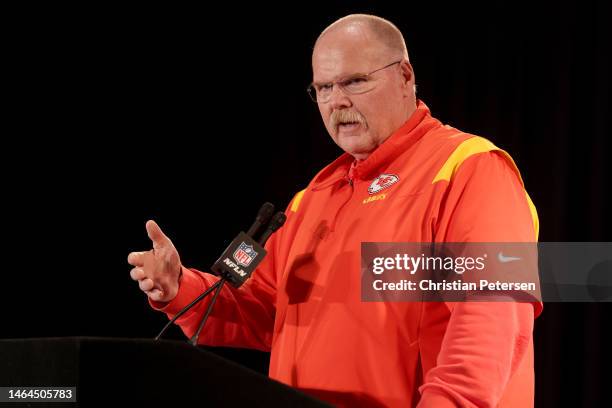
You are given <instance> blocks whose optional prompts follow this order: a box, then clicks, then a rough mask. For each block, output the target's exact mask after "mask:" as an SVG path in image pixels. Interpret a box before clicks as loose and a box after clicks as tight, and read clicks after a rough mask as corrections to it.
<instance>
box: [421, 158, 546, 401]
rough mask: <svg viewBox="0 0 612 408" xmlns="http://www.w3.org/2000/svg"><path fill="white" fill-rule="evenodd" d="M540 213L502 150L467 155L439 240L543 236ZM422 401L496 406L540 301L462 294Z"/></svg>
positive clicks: (524, 350) (527, 341)
mask: <svg viewBox="0 0 612 408" xmlns="http://www.w3.org/2000/svg"><path fill="white" fill-rule="evenodd" d="M536 228H537V215H536V214H535V213H534V209H533V208H532V206H531V205H530V202H529V198H528V197H527V195H526V192H525V191H524V189H523V186H522V183H521V181H520V178H519V175H518V173H517V171H516V169H515V168H514V167H513V165H511V164H510V163H509V162H508V160H507V158H506V157H505V156H504V155H503V154H500V153H497V152H495V151H492V152H484V153H479V154H476V155H474V156H472V157H469V158H467V159H466V160H465V161H464V162H463V163H462V164H461V167H460V168H459V169H458V171H457V172H456V174H455V175H454V177H453V179H452V180H451V181H450V184H449V187H448V193H447V197H446V200H445V202H444V204H443V206H442V208H441V210H440V217H439V219H438V220H437V231H436V233H437V234H438V235H437V236H436V241H442V242H536V241H537V232H536ZM450 307H451V315H450V319H449V323H448V326H447V329H446V332H445V335H444V338H443V340H442V344H441V348H440V352H439V354H438V358H437V361H436V364H435V366H434V367H432V368H431V369H430V370H429V371H428V372H427V373H425V378H424V383H423V385H422V386H421V387H420V388H419V391H420V392H421V400H420V403H419V405H418V406H419V407H420V408H427V407H442V408H444V407H456V406H462V407H495V406H497V405H498V404H499V402H500V400H501V399H502V397H504V392H505V391H506V388H507V386H508V383H509V382H510V380H511V379H512V376H513V375H514V373H515V372H516V371H517V367H518V366H519V365H521V363H523V359H524V358H526V357H525V356H527V355H530V354H529V348H530V347H532V340H533V335H532V332H533V320H534V314H535V315H537V314H539V313H540V311H541V309H542V307H541V304H540V303H537V304H536V303H533V304H531V303H518V302H458V303H455V304H452V305H450Z"/></svg>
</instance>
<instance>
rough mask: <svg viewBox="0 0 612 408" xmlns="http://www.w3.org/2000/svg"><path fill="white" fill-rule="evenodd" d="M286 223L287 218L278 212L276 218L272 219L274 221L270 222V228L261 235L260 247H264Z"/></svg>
mask: <svg viewBox="0 0 612 408" xmlns="http://www.w3.org/2000/svg"><path fill="white" fill-rule="evenodd" d="M285 221H287V216H286V215H285V214H284V213H282V212H280V211H279V212H277V213H276V214H275V215H274V218H272V221H270V224H268V228H267V229H266V230H265V231H264V233H263V234H261V237H260V238H259V241H258V243H259V245H261V246H264V245H265V244H266V242H267V241H268V238H270V235H272V234H274V233H275V232H276V231H277V230H278V229H279V228H280V227H282V226H283V224H284V223H285Z"/></svg>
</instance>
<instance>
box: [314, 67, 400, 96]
mask: <svg viewBox="0 0 612 408" xmlns="http://www.w3.org/2000/svg"><path fill="white" fill-rule="evenodd" d="M402 61H403V60H397V61H394V62H392V63H390V64H387V65H385V66H384V67H382V68H378V69H375V70H374V71H371V72H368V73H367V74H353V75H349V76H346V77H344V78H341V79H339V80H336V81H332V82H327V83H324V84H321V86H323V85H331V86H332V91H331V92H333V87H334V86H335V85H336V84H337V85H338V87H339V88H340V89H341V90H342V91H343V92H345V93H346V94H348V95H363V94H364V93H368V92H370V91H372V90H374V88H375V87H374V88H372V89H368V90H367V91H364V92H358V93H354V92H350V91H347V90H346V88H345V86H344V85H343V84H342V83H343V82H348V81H352V80H354V79H357V78H368V77H369V76H370V75H372V74H374V73H376V72H378V71H382V70H383V69H387V68H389V67H391V66H393V65H395V64H399V63H401V62H402ZM306 92H307V93H308V96H310V99H312V101H313V102H316V103H327V102H329V100H330V99H331V92H330V94H329V96H330V97H329V99H327V100H325V101H319V100H317V89H316V88H315V83H314V82H311V83H310V85H308V88H306Z"/></svg>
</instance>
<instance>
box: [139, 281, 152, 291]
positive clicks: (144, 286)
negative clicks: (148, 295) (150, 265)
mask: <svg viewBox="0 0 612 408" xmlns="http://www.w3.org/2000/svg"><path fill="white" fill-rule="evenodd" d="M138 286H139V287H140V290H142V291H143V292H146V291H149V290H151V289H153V288H154V287H155V284H154V283H153V280H151V279H149V278H146V279H143V280H141V281H140V282H138Z"/></svg>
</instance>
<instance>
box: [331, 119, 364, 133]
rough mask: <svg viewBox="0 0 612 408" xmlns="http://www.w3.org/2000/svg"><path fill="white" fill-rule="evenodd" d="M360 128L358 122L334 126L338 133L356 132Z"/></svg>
mask: <svg viewBox="0 0 612 408" xmlns="http://www.w3.org/2000/svg"><path fill="white" fill-rule="evenodd" d="M360 126H361V123H360V122H341V123H339V124H338V126H336V129H337V130H338V133H340V132H352V131H355V130H357V129H358V128H359V127H360Z"/></svg>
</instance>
